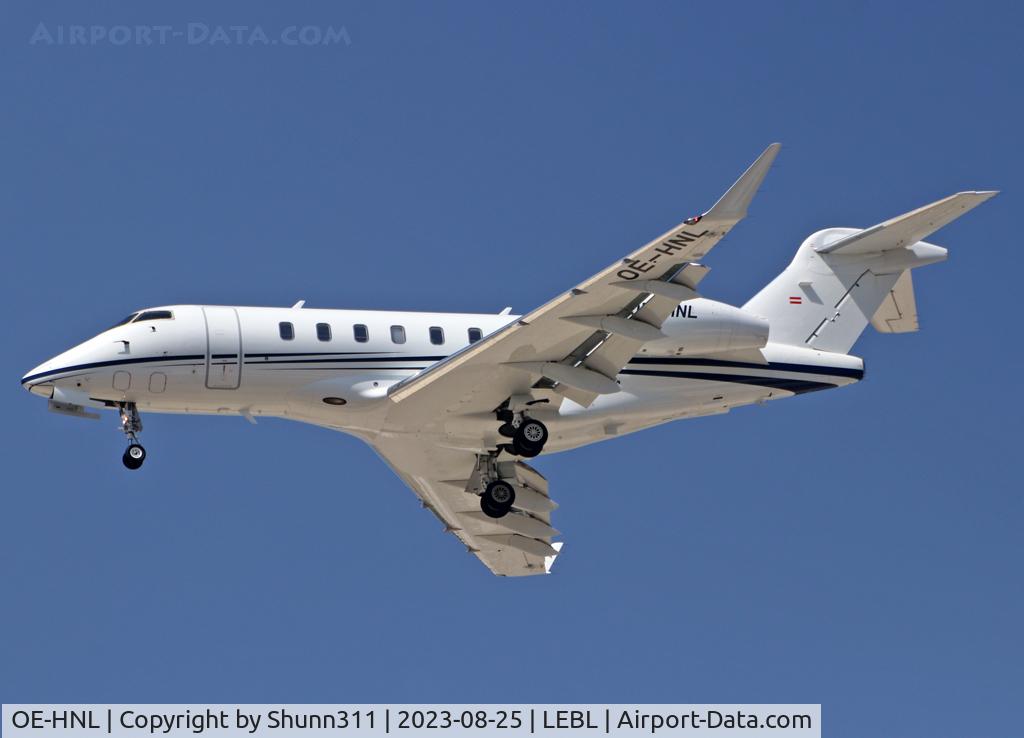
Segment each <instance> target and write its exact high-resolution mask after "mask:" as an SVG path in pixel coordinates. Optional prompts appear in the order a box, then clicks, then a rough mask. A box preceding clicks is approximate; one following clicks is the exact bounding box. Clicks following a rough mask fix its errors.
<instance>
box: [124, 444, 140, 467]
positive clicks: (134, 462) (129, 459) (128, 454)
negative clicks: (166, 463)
mask: <svg viewBox="0 0 1024 738" xmlns="http://www.w3.org/2000/svg"><path fill="white" fill-rule="evenodd" d="M145 460H146V449H144V448H143V447H142V446H140V445H139V444H137V443H133V444H131V445H130V446H129V447H128V448H127V449H125V452H124V455H123V456H121V462H122V463H123V464H124V465H125V466H126V467H128V468H129V469H138V468H139V467H140V466H142V462H144V461H145Z"/></svg>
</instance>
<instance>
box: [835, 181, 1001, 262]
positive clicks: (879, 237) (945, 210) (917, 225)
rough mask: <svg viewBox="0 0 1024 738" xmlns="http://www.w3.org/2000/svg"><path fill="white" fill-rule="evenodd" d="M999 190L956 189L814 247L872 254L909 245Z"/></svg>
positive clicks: (848, 252)
mask: <svg viewBox="0 0 1024 738" xmlns="http://www.w3.org/2000/svg"><path fill="white" fill-rule="evenodd" d="M997 194H999V193H998V192H995V191H988V192H958V193H956V194H955V195H950V196H949V197H946V198H943V199H942V200H939V201H937V202H933V203H932V204H931V205H925V206H924V207H923V208H918V209H917V210H911V211H910V212H909V213H905V214H903V215H900V216H898V217H896V218H892V219H891V220H887V221H885V222H884V223H879V224H878V225H876V226H872V227H871V228H868V229H867V230H863V231H861V232H860V233H854V234H853V235H850V236H845V237H843V238H840V239H838V240H836V241H832V242H831V243H826V244H823V245H821V246H819V247H817V249H816V251H818V252H819V253H822V254H833V253H835V254H841V255H842V256H849V255H854V254H874V253H879V252H882V251H889V250H891V249H898V248H901V247H903V246H911V245H913V244H915V243H917V242H918V241H920V240H921V239H923V238H925V237H927V236H928V235H929V234H931V233H934V232H935V231H937V230H939V229H940V228H942V226H944V225H946V224H947V223H952V222H953V221H954V220H956V219H957V218H959V217H960V216H961V215H963V214H964V213H966V212H967V211H969V210H973V209H974V208H976V207H977V206H978V205H981V203H983V202H985V201H986V200H988V199H989V198H992V197H995V196H996V195H997Z"/></svg>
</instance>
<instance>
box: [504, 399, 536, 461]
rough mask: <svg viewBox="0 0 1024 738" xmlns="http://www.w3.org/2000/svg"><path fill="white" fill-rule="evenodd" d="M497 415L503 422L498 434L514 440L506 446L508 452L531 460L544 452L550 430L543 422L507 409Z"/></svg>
mask: <svg viewBox="0 0 1024 738" xmlns="http://www.w3.org/2000/svg"><path fill="white" fill-rule="evenodd" d="M497 415H498V420H500V421H501V422H502V425H501V427H500V428H498V433H500V434H501V435H503V436H505V438H511V439H512V443H506V444H504V448H505V450H506V451H509V452H510V453H513V454H515V455H516V456H523V457H525V458H528V459H529V458H532V457H534V456H536V455H537V454H539V453H540V452H541V451H543V450H544V444H545V443H547V440H548V429H547V427H546V426H545V425H544V424H543V423H542V422H540V421H539V420H534V419H533V418H531V417H528V416H527V415H525V414H524V413H514V412H512V411H511V410H509V409H507V408H503V409H501V410H498V412H497Z"/></svg>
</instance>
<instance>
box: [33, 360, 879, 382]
mask: <svg viewBox="0 0 1024 738" xmlns="http://www.w3.org/2000/svg"><path fill="white" fill-rule="evenodd" d="M353 353H355V352H349V353H334V354H330V355H328V354H326V353H322V354H318V353H316V352H314V353H295V354H281V353H247V354H245V355H244V356H245V357H246V360H245V364H246V365H247V366H254V367H256V366H260V365H271V364H274V365H278V364H348V363H367V364H374V366H367V367H336V368H338V369H409V370H417V371H418V370H420V369H422V368H423V367H422V366H420V364H422V362H424V361H427V362H433V361H440V360H441V359H443V358H445V357H443V356H403V355H393V354H392V355H387V354H385V355H381V354H380V353H379V352H378V353H370V352H367V353H365V354H357V355H353ZM237 356H238V355H237V354H214V356H213V358H216V359H221V358H225V359H226V358H236V357H237ZM271 356H274V357H284V356H292V357H299V356H303V357H308V356H320V357H322V358H315V359H311V358H290V359H288V358H275V359H273V360H271V359H270V358H266V357H271ZM328 356H330V357H333V358H328ZM257 357H265V358H264V359H263V360H260V359H258V358H257ZM205 359H206V355H205V354H187V355H180V356H147V357H140V358H132V359H114V360H111V361H97V362H93V363H91V364H75V365H73V366H66V367H62V368H60V369H50V370H48V371H45V372H40V373H38V374H33V375H31V376H27V377H25V378H23V379H22V380H21V383H22V384H27V383H29V382H36V381H38V380H40V379H44V378H46V377H52V376H56V375H58V374H67V373H70V372H78V371H86V370H89V369H102V368H106V367H114V366H129V365H133V364H146V363H156V362H173V361H203V360H205ZM382 362H386V363H388V364H391V363H395V364H398V363H407V362H416V363H417V366H412V367H410V366H380V364H381V363H382ZM636 365H646V366H654V365H661V366H666V367H719V368H730V369H748V370H760V371H765V370H769V371H783V372H793V373H801V374H816V375H819V376H834V377H845V378H850V379H858V380H859V379H862V378H863V377H864V370H863V369H852V368H848V367H836V366H816V365H813V364H789V363H784V362H769V363H767V364H754V363H748V362H742V361H726V360H719V359H684V358H677V357H668V356H665V357H655V356H638V357H634V358H633V359H632V360H631V361H630V362H629V365H628V366H627V367H626V368H624V369H623V370H622V371H621V374H625V375H635V376H649V377H677V378H682V379H704V380H710V381H719V382H734V383H741V384H756V385H760V386H764V387H774V388H776V389H787V390H789V391H793V392H796V391H800V392H810V391H813V390H815V389H825V388H828V387H834V386H836V385H834V384H830V383H828V382H815V381H809V380H802V379H785V378H779V377H766V376H763V375H755V374H751V373H745V374H714V373H709V372H703V371H696V372H695V371H684V370H682V369H676V368H666V369H654V368H651V369H637V368H632V367H635V366H636ZM275 368H280V369H285V368H287V367H275ZM295 368H296V369H298V368H306V367H295ZM309 368H310V369H313V368H316V367H309ZM323 368H324V369H330V368H331V367H326V366H325V367H323ZM794 388H796V389H794Z"/></svg>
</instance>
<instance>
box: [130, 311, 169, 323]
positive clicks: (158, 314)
mask: <svg viewBox="0 0 1024 738" xmlns="http://www.w3.org/2000/svg"><path fill="white" fill-rule="evenodd" d="M173 317H174V314H173V313H172V312H171V311H170V310H146V311H145V312H142V313H139V317H137V318H136V319H135V322H136V323H141V322H142V321H143V320H170V319H171V318H173Z"/></svg>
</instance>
